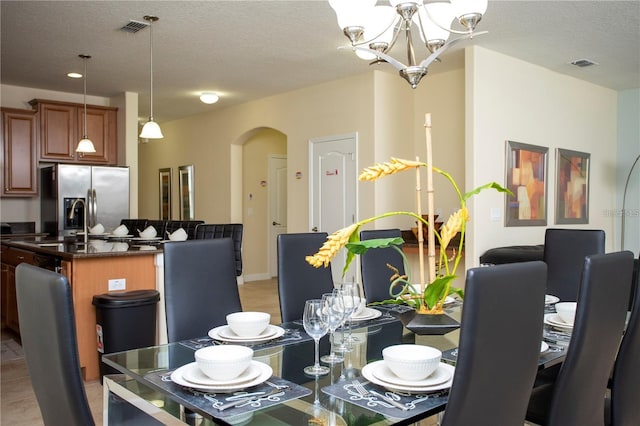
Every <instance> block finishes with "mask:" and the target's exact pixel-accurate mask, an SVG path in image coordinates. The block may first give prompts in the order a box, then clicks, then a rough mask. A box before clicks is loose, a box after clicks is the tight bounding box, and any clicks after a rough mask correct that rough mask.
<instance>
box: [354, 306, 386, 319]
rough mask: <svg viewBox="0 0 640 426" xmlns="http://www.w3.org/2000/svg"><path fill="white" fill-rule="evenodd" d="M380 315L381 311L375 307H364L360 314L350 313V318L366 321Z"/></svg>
mask: <svg viewBox="0 0 640 426" xmlns="http://www.w3.org/2000/svg"><path fill="white" fill-rule="evenodd" d="M381 315H382V312H380V311H379V310H377V309H372V308H364V309H363V310H362V312H361V313H360V315H357V316H356V315H352V316H351V320H353V321H366V320H371V319H375V318H378V317H379V316H381Z"/></svg>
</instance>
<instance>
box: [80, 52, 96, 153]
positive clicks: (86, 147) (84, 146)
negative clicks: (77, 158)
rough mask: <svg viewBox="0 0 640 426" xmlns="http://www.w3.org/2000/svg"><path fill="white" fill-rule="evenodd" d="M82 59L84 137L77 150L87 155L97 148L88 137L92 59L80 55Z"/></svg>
mask: <svg viewBox="0 0 640 426" xmlns="http://www.w3.org/2000/svg"><path fill="white" fill-rule="evenodd" d="M78 56H79V57H81V58H82V61H83V62H84V79H83V81H84V97H83V99H84V100H83V103H84V132H83V135H82V139H80V142H78V147H77V148H76V152H80V153H85V152H96V147H95V146H93V142H91V139H89V136H87V59H89V58H91V56H89V55H78Z"/></svg>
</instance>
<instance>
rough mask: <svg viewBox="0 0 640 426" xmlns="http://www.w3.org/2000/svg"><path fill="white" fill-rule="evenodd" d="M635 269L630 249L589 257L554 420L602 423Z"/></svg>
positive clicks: (557, 390)
mask: <svg viewBox="0 0 640 426" xmlns="http://www.w3.org/2000/svg"><path fill="white" fill-rule="evenodd" d="M632 269H633V254H632V253H631V252H629V251H624V252H616V253H609V254H602V255H592V256H587V257H586V258H585V260H584V270H583V273H582V283H581V286H580V291H579V293H578V300H577V302H578V308H577V310H576V317H575V322H574V326H573V332H572V334H571V341H570V343H569V347H568V348H567V355H566V357H565V360H564V362H563V363H562V367H561V368H560V372H559V373H558V377H557V379H556V381H555V384H554V391H553V396H552V399H551V404H550V408H549V421H548V424H549V425H558V426H561V425H562V426H564V425H590V424H602V423H603V421H604V400H603V397H604V395H605V392H606V389H607V383H608V381H609V376H610V373H611V369H612V367H613V364H614V359H615V357H616V353H617V351H618V347H619V345H620V339H621V338H622V331H623V329H624V324H625V320H626V315H627V305H628V299H627V297H628V295H629V289H630V287H631V271H632ZM636 362H637V360H636ZM634 403H635V404H638V400H637V399H634Z"/></svg>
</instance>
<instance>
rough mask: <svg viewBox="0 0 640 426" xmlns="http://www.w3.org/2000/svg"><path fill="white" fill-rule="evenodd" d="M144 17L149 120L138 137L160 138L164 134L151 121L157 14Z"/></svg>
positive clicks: (156, 124)
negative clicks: (154, 26) (147, 35)
mask: <svg viewBox="0 0 640 426" xmlns="http://www.w3.org/2000/svg"><path fill="white" fill-rule="evenodd" d="M144 19H145V20H146V21H148V22H149V40H150V42H149V46H150V48H149V57H150V61H149V64H150V65H149V70H150V73H149V74H150V79H149V80H150V90H149V92H150V103H149V108H150V111H149V121H147V122H146V123H145V124H144V126H143V127H142V131H141V132H140V137H141V138H144V139H162V138H163V137H164V136H163V135H162V130H160V126H159V125H158V123H156V122H155V121H153V25H151V24H152V23H153V22H156V21H157V20H158V19H159V18H158V17H157V16H149V15H147V16H145V17H144Z"/></svg>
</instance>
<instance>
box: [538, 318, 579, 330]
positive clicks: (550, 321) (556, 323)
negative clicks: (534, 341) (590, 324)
mask: <svg viewBox="0 0 640 426" xmlns="http://www.w3.org/2000/svg"><path fill="white" fill-rule="evenodd" d="M544 323H545V324H547V325H550V326H552V327H556V328H559V329H561V330H565V331H566V330H569V331H571V330H573V326H572V325H570V324H567V323H566V322H564V321H562V320H561V319H560V317H559V316H558V314H545V315H544Z"/></svg>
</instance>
